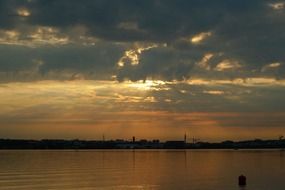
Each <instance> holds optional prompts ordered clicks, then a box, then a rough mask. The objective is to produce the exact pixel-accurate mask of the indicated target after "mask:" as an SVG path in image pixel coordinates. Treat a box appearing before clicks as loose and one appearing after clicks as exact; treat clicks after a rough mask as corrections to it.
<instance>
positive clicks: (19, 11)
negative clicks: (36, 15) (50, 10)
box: [17, 8, 31, 17]
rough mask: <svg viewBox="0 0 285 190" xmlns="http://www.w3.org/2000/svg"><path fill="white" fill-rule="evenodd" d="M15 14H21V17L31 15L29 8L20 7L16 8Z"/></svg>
mask: <svg viewBox="0 0 285 190" xmlns="http://www.w3.org/2000/svg"><path fill="white" fill-rule="evenodd" d="M17 14H18V15H19V16H22V17H28V16H30V15H31V13H30V12H29V10H28V9H26V8H20V9H18V10H17Z"/></svg>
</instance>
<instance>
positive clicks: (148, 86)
mask: <svg viewBox="0 0 285 190" xmlns="http://www.w3.org/2000/svg"><path fill="white" fill-rule="evenodd" d="M125 83H126V85H127V86H128V87H131V88H136V89H138V90H156V89H157V88H158V87H159V86H160V85H165V84H166V83H165V82H164V81H162V80H145V81H143V80H139V81H136V82H131V81H126V82H125Z"/></svg>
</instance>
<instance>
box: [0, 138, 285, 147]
mask: <svg viewBox="0 0 285 190" xmlns="http://www.w3.org/2000/svg"><path fill="white" fill-rule="evenodd" d="M266 148H269V149H270V148H276V149H277V148H279V149H285V139H283V138H281V139H278V140H261V139H255V140H246V141H236V142H234V141H230V140H227V141H223V142H218V143H210V142H202V141H193V142H192V143H187V142H186V141H185V139H184V140H181V141H177V140H176V141H165V142H161V141H160V140H158V139H154V140H151V141H148V140H145V139H141V140H135V137H133V138H132V139H131V140H123V139H116V140H106V139H105V138H104V139H103V140H78V139H75V140H64V139H42V140H24V139H0V149H266Z"/></svg>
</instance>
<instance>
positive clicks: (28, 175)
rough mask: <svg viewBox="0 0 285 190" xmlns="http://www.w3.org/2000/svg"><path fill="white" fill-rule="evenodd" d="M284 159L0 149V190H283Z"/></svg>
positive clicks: (275, 154)
mask: <svg viewBox="0 0 285 190" xmlns="http://www.w3.org/2000/svg"><path fill="white" fill-rule="evenodd" d="M284 161H285V155H284V152H281V151H266V150H263V151H262V150H259V151H232V150H228V151H224V150H211V151H208V150H196V151H189V150H126V151H119V150H114V151H0V168H1V170H0V189H1V190H2V189H4V190H5V189H15V190H18V189H21V190H23V189H32V190H33V189H43V190H46V189H64V190H67V189H68V190H69V189H95V190H96V189H100V190H105V189H106V190H109V189H116V190H117V189H118V190H120V189H124V190H125V189H153V190H172V189H182V190H183V189H191V190H210V189H211V190H212V189H227V190H265V189H274V190H281V189H282V190H283V189H284V188H283V187H284V182H283V181H284V180H283V176H284V175H285V171H284ZM241 173H243V174H245V175H246V176H247V182H248V183H247V186H245V187H239V186H238V183H237V177H238V176H239V175H240V174H241ZM269 183H270V184H269Z"/></svg>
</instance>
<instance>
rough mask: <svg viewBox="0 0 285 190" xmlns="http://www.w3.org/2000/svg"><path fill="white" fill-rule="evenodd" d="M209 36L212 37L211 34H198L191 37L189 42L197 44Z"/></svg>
mask: <svg viewBox="0 0 285 190" xmlns="http://www.w3.org/2000/svg"><path fill="white" fill-rule="evenodd" d="M211 35H212V33H211V32H202V33H200V34H197V35H195V36H193V37H192V38H191V42H192V43H193V44H198V43H200V42H202V41H203V40H205V39H206V38H208V37H210V36H211Z"/></svg>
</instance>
